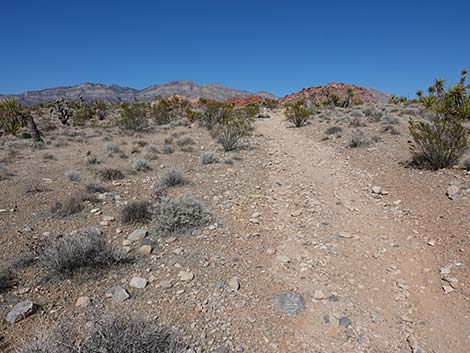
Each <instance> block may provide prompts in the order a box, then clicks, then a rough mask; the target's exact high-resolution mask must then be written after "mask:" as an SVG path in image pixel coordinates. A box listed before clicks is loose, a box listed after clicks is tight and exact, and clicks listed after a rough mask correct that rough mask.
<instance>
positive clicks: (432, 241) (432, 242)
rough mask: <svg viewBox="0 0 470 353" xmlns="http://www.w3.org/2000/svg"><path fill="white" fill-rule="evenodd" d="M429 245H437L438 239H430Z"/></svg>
mask: <svg viewBox="0 0 470 353" xmlns="http://www.w3.org/2000/svg"><path fill="white" fill-rule="evenodd" d="M428 245H429V246H434V245H436V241H435V240H430V241H428Z"/></svg>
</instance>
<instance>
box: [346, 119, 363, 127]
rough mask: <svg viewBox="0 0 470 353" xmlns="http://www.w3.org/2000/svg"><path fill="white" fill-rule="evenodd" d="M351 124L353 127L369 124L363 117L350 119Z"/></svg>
mask: <svg viewBox="0 0 470 353" xmlns="http://www.w3.org/2000/svg"><path fill="white" fill-rule="evenodd" d="M349 126H352V127H364V126H367V124H366V123H365V122H364V121H363V120H362V119H361V118H357V117H355V118H352V119H351V120H350V121H349Z"/></svg>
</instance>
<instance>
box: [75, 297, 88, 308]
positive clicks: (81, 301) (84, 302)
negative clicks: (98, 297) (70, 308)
mask: <svg viewBox="0 0 470 353" xmlns="http://www.w3.org/2000/svg"><path fill="white" fill-rule="evenodd" d="M90 304H91V300H90V298H89V297H86V296H85V297H80V298H78V299H77V302H76V303H75V306H78V307H80V308H85V307H87V306H88V305H90Z"/></svg>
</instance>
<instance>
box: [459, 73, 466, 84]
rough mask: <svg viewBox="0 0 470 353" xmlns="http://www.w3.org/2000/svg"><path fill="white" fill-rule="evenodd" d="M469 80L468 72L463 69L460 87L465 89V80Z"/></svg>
mask: <svg viewBox="0 0 470 353" xmlns="http://www.w3.org/2000/svg"><path fill="white" fill-rule="evenodd" d="M466 78H467V70H466V69H463V70H462V71H461V73H460V82H459V85H460V86H463V87H465V79H466Z"/></svg>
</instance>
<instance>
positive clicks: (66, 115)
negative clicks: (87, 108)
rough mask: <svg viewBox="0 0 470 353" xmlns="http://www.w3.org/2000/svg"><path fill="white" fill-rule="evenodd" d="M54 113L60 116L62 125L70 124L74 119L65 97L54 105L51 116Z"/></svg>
mask: <svg viewBox="0 0 470 353" xmlns="http://www.w3.org/2000/svg"><path fill="white" fill-rule="evenodd" d="M54 112H57V113H58V114H59V120H60V122H61V123H62V124H64V125H68V124H69V119H70V118H71V117H72V113H71V111H70V107H69V103H68V102H67V101H66V100H65V99H64V98H63V97H60V98H59V99H57V100H56V101H55V102H54V103H53V107H52V108H51V110H50V113H51V115H52V114H53V113H54Z"/></svg>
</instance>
